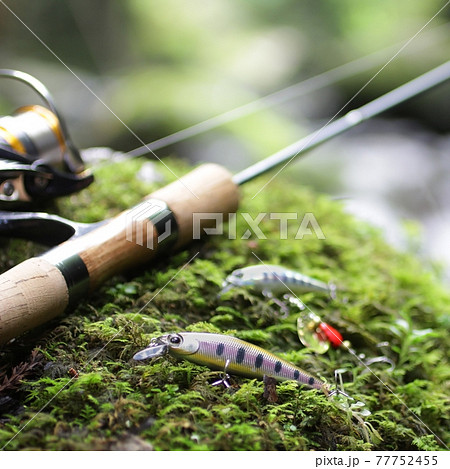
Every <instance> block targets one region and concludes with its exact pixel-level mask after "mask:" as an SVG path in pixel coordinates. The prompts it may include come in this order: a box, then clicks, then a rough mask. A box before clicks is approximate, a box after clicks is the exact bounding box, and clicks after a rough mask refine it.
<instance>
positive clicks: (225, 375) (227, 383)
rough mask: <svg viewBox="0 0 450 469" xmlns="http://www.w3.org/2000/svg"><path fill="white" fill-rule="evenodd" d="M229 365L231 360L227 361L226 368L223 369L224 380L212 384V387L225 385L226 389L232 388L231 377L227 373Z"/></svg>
mask: <svg viewBox="0 0 450 469" xmlns="http://www.w3.org/2000/svg"><path fill="white" fill-rule="evenodd" d="M229 364H230V359H229V358H227V361H226V362H225V366H224V367H223V374H222V378H221V379H219V380H217V381H214V383H212V384H211V386H220V385H221V384H223V385H224V386H225V387H226V388H229V387H230V386H231V384H230V375H229V374H228V373H227V368H228V365H229Z"/></svg>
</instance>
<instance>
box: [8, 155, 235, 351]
mask: <svg viewBox="0 0 450 469" xmlns="http://www.w3.org/2000/svg"><path fill="white" fill-rule="evenodd" d="M161 202H162V203H163V204H165V205H166V207H167V208H168V209H167V214H168V215H167V218H168V219H171V218H172V219H174V220H175V223H174V225H173V227H175V228H176V233H171V235H170V237H169V241H172V244H170V243H169V244H168V240H167V238H164V236H161V233H160V232H161V230H162V229H164V224H163V226H162V228H161V226H158V225H157V223H156V222H155V217H154V216H153V215H152V213H153V212H152V207H153V206H154V205H155V203H156V204H157V203H161ZM238 202H239V189H238V187H237V186H236V184H235V183H234V182H233V181H232V175H231V173H230V172H229V171H228V170H226V169H225V168H223V167H222V166H220V165H216V164H205V165H202V166H200V167H198V168H197V169H195V170H193V171H191V172H190V173H188V174H187V175H185V176H183V177H182V178H180V179H178V180H176V181H175V182H173V183H171V184H169V185H167V186H165V187H163V188H162V189H159V190H157V191H156V192H154V193H152V194H150V195H149V196H148V197H146V198H145V199H144V200H143V201H142V202H141V203H140V204H138V205H136V206H135V207H133V208H131V209H129V210H125V211H124V212H122V213H120V214H119V215H118V216H116V217H115V218H113V219H112V220H111V221H109V222H108V223H105V224H104V225H102V226H100V227H98V228H96V229H93V230H92V231H90V232H88V233H87V234H85V235H83V236H80V237H78V238H75V239H69V240H68V241H66V242H65V243H63V244H61V245H60V246H57V247H56V248H54V249H52V250H50V251H48V252H47V253H45V254H43V255H42V256H41V257H39V258H33V259H29V260H27V261H25V262H22V263H21V264H19V265H17V266H16V267H14V268H13V269H11V270H9V271H8V272H6V273H4V274H2V275H0V344H2V343H5V342H7V341H8V340H10V339H11V338H13V337H16V336H18V335H20V334H22V333H23V332H25V331H27V330H30V329H32V328H33V327H36V326H37V325H39V324H42V323H44V322H46V321H48V320H49V319H51V318H53V317H55V316H57V315H59V314H61V313H62V312H63V311H64V310H65V309H66V308H67V306H68V305H69V304H70V305H72V304H76V303H77V302H78V301H79V300H80V299H83V298H84V297H85V296H86V295H87V294H88V293H90V292H92V291H94V290H95V289H97V288H98V286H99V285H100V284H101V283H102V282H104V281H105V280H106V279H108V278H110V277H112V276H113V275H115V274H118V273H121V272H123V271H125V270H130V269H132V268H134V267H136V266H140V265H142V264H145V263H148V262H150V261H151V260H152V259H153V258H154V257H155V256H156V255H157V254H161V251H162V249H163V248H167V246H170V250H174V249H179V248H181V247H183V246H185V245H187V244H188V243H189V242H190V241H192V239H193V235H194V234H195V228H197V231H199V232H200V233H202V232H203V231H204V229H205V228H208V227H215V226H216V223H217V217H215V216H212V217H208V216H200V217H199V218H197V222H198V223H197V222H196V221H195V215H196V214H197V215H198V214H215V215H217V216H218V218H222V219H223V220H226V219H227V216H228V214H229V213H234V212H235V211H236V209H237V206H238ZM164 220H165V218H163V221H164ZM174 235H175V236H174Z"/></svg>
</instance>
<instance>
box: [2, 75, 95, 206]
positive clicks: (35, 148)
mask: <svg viewBox="0 0 450 469" xmlns="http://www.w3.org/2000/svg"><path fill="white" fill-rule="evenodd" d="M2 77H3V78H12V79H16V80H19V81H20V82H22V83H25V84H27V85H28V86H30V87H31V88H33V90H34V91H36V93H37V94H39V95H40V97H41V98H42V99H43V100H44V101H45V102H46V104H47V106H48V107H44V106H41V105H32V106H24V107H21V108H19V109H17V110H16V111H15V112H14V113H13V114H12V115H10V116H3V117H0V204H1V205H2V206H5V205H6V206H8V205H12V204H13V203H14V205H17V204H20V203H24V204H27V203H30V202H35V201H40V200H45V199H51V198H54V197H58V196H62V195H68V194H72V193H74V192H77V191H79V190H81V189H83V188H84V187H87V186H88V185H89V184H91V183H92V182H93V176H92V174H91V173H90V172H89V171H87V170H86V169H85V166H84V163H83V160H82V158H81V155H80V153H79V151H78V149H77V148H76V147H75V146H74V145H73V143H72V141H71V139H70V137H69V134H68V132H67V129H66V127H65V124H64V121H63V119H62V117H61V115H60V114H59V112H58V111H57V109H56V106H55V104H54V102H53V98H52V97H51V95H50V93H49V92H48V90H47V88H46V87H45V86H44V85H43V84H42V83H41V82H40V81H38V80H37V79H36V78H34V77H32V76H31V75H28V74H26V73H23V72H18V71H16V70H4V69H0V78H2Z"/></svg>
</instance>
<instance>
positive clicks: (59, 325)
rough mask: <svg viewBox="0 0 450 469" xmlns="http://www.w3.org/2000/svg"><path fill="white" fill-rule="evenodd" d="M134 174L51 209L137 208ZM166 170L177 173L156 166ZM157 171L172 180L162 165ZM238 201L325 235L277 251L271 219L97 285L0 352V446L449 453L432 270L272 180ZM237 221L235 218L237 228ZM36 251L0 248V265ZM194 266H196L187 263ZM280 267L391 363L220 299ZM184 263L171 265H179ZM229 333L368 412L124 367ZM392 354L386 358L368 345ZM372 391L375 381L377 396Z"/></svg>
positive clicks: (254, 386) (202, 375)
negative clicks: (318, 347)
mask: <svg viewBox="0 0 450 469" xmlns="http://www.w3.org/2000/svg"><path fill="white" fill-rule="evenodd" d="M140 164H141V162H139V161H131V162H126V163H121V164H119V165H113V166H106V167H104V168H102V169H100V170H99V171H98V173H97V181H96V183H95V185H93V186H92V187H91V188H89V189H87V190H85V191H83V192H81V193H80V194H78V195H76V196H73V197H70V198H67V199H64V200H60V201H58V204H57V207H50V209H51V210H57V211H58V213H60V214H61V215H63V216H67V217H69V218H72V219H75V220H79V221H97V220H98V219H103V218H105V217H107V216H111V215H113V214H114V213H117V212H119V211H120V210H122V209H124V208H126V207H129V206H131V205H132V204H133V203H136V202H137V201H138V200H139V199H140V198H141V197H142V196H143V195H145V194H147V193H148V192H150V191H151V190H152V189H154V188H155V187H156V184H155V185H151V184H150V185H149V184H145V183H143V182H139V181H138V180H136V178H135V173H136V171H138V169H139V166H140ZM168 164H169V165H170V167H171V168H176V172H177V173H178V174H182V173H183V172H185V171H187V169H188V168H187V167H185V165H184V164H182V163H180V162H179V161H175V160H168ZM158 169H159V171H161V173H162V174H163V175H164V177H165V178H167V181H165V182H168V180H170V179H172V178H173V176H172V175H171V174H170V172H169V171H167V170H166V169H165V168H164V166H162V165H158ZM261 184H262V182H261V181H259V182H258V181H256V182H254V183H253V184H250V185H249V186H247V187H245V188H244V189H243V198H242V204H241V208H240V210H241V211H242V212H248V213H250V214H251V215H252V216H253V217H255V216H256V214H257V213H259V212H298V214H299V220H301V218H302V216H303V214H304V213H305V212H311V213H313V214H314V216H315V218H316V219H317V221H318V222H319V224H320V227H321V229H322V231H323V233H324V235H325V237H326V239H317V237H316V236H314V235H305V236H304V237H303V239H301V240H300V239H293V238H294V236H295V233H296V232H297V229H298V226H299V222H298V223H297V224H296V223H292V224H291V227H292V228H291V231H290V232H289V236H288V239H285V240H280V239H279V234H278V229H279V221H278V220H270V219H269V218H268V217H266V218H265V219H264V221H263V222H262V223H261V224H260V225H259V226H260V228H261V229H262V230H263V232H264V233H265V234H266V236H267V239H256V238H255V237H254V236H251V237H250V238H249V239H240V238H241V237H242V234H243V233H244V232H245V230H246V229H247V228H248V227H247V226H244V224H243V223H238V228H237V239H231V240H230V239H227V236H225V235H224V236H213V237H210V238H209V239H208V240H206V241H204V242H202V243H196V244H194V245H192V246H190V247H189V249H187V250H185V251H182V252H179V253H177V254H175V255H172V256H170V257H169V256H165V257H163V258H161V259H160V260H159V261H158V262H157V263H156V264H155V265H152V266H147V267H144V268H137V269H136V270H135V271H134V272H128V273H126V274H124V275H123V276H120V277H115V278H113V279H111V280H109V281H108V282H107V283H106V284H104V285H103V286H102V287H101V288H100V289H99V290H98V291H96V292H95V294H94V295H92V296H91V297H90V298H89V299H87V300H86V301H84V302H83V303H81V304H80V305H79V306H78V307H77V308H76V310H75V311H73V312H72V313H70V314H66V315H65V316H64V317H60V318H58V319H57V320H55V321H53V322H52V323H50V324H47V325H45V326H43V327H41V328H39V330H35V331H33V332H32V333H30V334H28V335H26V336H24V337H22V338H19V339H18V340H16V341H15V342H13V343H11V344H9V345H7V346H5V347H3V348H2V349H1V351H0V405H1V407H0V412H1V417H0V446H1V447H3V446H4V445H5V444H6V443H7V445H6V446H5V449H7V450H18V449H45V450H101V449H151V448H153V449H155V450H350V449H351V450H418V449H420V450H437V449H443V448H445V446H444V444H445V445H448V444H449V434H448V429H449V413H448V410H449V401H448V390H449V389H448V383H449V380H448V378H449V366H448V361H447V359H448V348H447V345H448V339H447V337H448V325H449V304H450V302H449V300H450V295H449V293H448V291H446V290H445V289H444V288H443V287H442V286H441V285H440V282H439V280H438V273H437V272H436V271H435V269H434V270H433V268H432V267H431V266H424V265H423V263H422V262H421V261H420V260H419V259H417V258H416V256H414V255H413V254H405V253H400V252H397V251H395V250H394V249H393V248H392V247H390V246H388V245H387V244H386V243H385V242H384V240H383V238H382V235H381V234H380V233H379V232H378V231H377V230H376V229H374V228H372V227H370V226H368V225H367V224H365V223H363V222H361V221H359V220H355V219H354V218H352V217H351V216H349V215H347V214H345V213H344V211H343V210H342V208H341V206H340V205H339V203H338V202H336V201H330V200H329V199H328V198H327V197H326V196H323V195H318V194H315V193H313V192H312V191H310V190H309V189H307V188H304V187H298V186H296V185H295V184H294V183H293V182H292V181H291V182H290V181H289V177H288V176H287V177H283V176H279V177H278V178H277V179H276V180H275V181H274V182H272V183H271V184H270V185H269V186H268V187H267V189H266V190H264V191H262V192H261V193H260V194H259V196H258V197H256V198H255V199H252V195H253V194H254V193H255V192H256V191H257V190H258V189H259V188H260V186H261ZM238 220H239V217H238ZM39 250H42V248H41V247H39V246H35V245H33V244H31V243H28V242H23V241H10V242H2V254H1V259H0V261H1V268H2V269H3V270H6V269H8V268H9V267H11V265H13V264H14V263H16V262H19V261H21V260H23V259H24V258H26V257H29V256H31V255H33V254H35V253H37V252H39ZM198 252H199V254H198V255H197V256H196V257H195V259H194V260H192V261H190V260H191V259H192V257H193V256H194V255H195V254H196V253H198ZM255 255H256V256H257V257H258V258H259V259H261V260H262V261H264V262H265V263H272V264H282V265H285V266H287V267H290V268H293V269H296V270H299V271H301V272H303V273H305V274H307V275H310V276H313V277H316V278H319V279H321V280H324V281H333V282H335V283H336V284H337V285H338V287H339V292H338V295H337V298H336V299H334V300H331V299H329V298H327V297H324V296H323V295H320V294H313V293H308V294H306V295H304V296H303V297H302V299H303V300H304V302H305V303H306V304H307V305H308V307H309V308H311V309H312V310H313V311H315V312H316V313H317V314H319V315H321V316H322V317H323V318H324V319H325V320H326V321H327V322H329V323H330V324H332V325H333V326H335V327H337V328H338V329H339V330H340V331H341V332H342V333H343V335H344V336H345V338H346V339H348V340H350V342H351V344H352V347H353V349H354V350H355V351H356V352H357V354H364V355H365V357H366V358H371V357H375V356H380V355H383V354H384V355H386V356H387V357H389V358H390V359H392V360H393V361H394V362H395V364H396V366H395V369H394V371H392V372H389V371H388V367H387V366H386V364H378V365H377V364H374V365H373V366H372V369H373V371H374V374H372V373H370V372H367V369H366V368H365V367H364V366H363V365H362V364H361V362H360V360H359V359H358V358H357V357H355V356H353V355H351V354H350V353H349V352H348V351H346V350H345V349H338V350H330V351H329V352H327V353H326V354H324V355H316V354H314V353H311V352H310V351H309V350H307V349H305V348H303V347H302V345H301V344H300V342H299V340H298V337H297V332H296V312H295V311H292V313H291V314H290V315H288V317H282V316H281V315H280V314H279V311H278V310H277V308H276V306H275V305H272V304H269V303H268V302H267V300H264V299H263V298H262V297H260V296H259V295H257V294H254V293H252V292H250V291H246V290H242V289H235V290H233V291H232V292H230V293H229V294H227V295H226V296H224V297H222V298H219V297H218V292H219V291H220V289H221V284H222V281H223V279H224V278H225V276H226V275H227V274H228V273H230V272H231V271H232V270H233V269H235V268H237V267H240V266H245V265H249V264H255V263H258V262H259V261H258V259H257V257H256V256H255ZM186 263H188V265H186V266H185V267H184V268H183V269H181V270H180V268H181V267H182V266H183V265H185V264H186ZM182 330H191V331H216V332H223V333H231V334H233V335H235V336H237V337H240V338H243V339H245V340H248V341H250V342H253V343H255V344H257V345H259V346H262V347H264V348H266V349H268V350H270V351H272V352H274V353H278V354H280V355H281V356H283V357H284V358H286V359H288V360H290V361H292V362H294V363H296V364H297V365H299V366H301V367H302V368H304V369H306V370H308V371H310V372H312V373H314V374H316V375H319V376H321V377H323V378H324V379H326V380H327V381H329V382H332V381H333V379H334V370H336V369H346V370H347V372H346V373H344V375H343V377H344V380H345V387H346V390H347V392H349V393H350V394H351V395H352V396H354V397H355V398H357V399H358V400H361V401H363V402H364V403H365V404H366V406H367V408H368V409H370V412H371V415H369V416H367V417H363V418H361V417H358V415H354V414H353V415H352V414H351V413H347V412H344V411H343V410H341V409H339V408H338V407H337V406H336V405H334V403H333V402H329V401H328V400H327V399H326V397H325V396H324V395H322V394H321V393H320V392H318V391H311V390H306V389H301V388H299V387H298V386H297V385H296V384H295V383H293V382H285V383H281V384H278V385H277V392H278V401H277V402H275V403H274V402H269V401H268V400H266V399H265V398H264V397H263V391H264V387H263V383H262V382H261V381H258V380H249V379H245V378H237V377H233V381H232V383H233V386H232V387H231V388H230V389H228V390H226V389H224V388H222V387H212V386H211V385H210V383H211V382H212V381H213V380H215V379H217V378H218V376H219V375H220V373H217V372H214V371H211V370H209V369H207V368H205V367H201V366H197V365H193V364H191V363H189V362H185V361H175V360H174V359H172V358H160V359H156V360H154V361H152V362H149V363H146V362H135V361H133V360H132V356H133V354H134V353H135V352H136V351H138V350H139V349H141V348H142V347H144V346H146V345H147V344H148V342H149V340H150V338H151V337H154V336H157V335H159V334H161V333H165V332H168V331H182ZM381 342H388V345H387V346H386V347H384V348H380V347H379V345H378V344H380V343H381ZM383 383H384V384H383Z"/></svg>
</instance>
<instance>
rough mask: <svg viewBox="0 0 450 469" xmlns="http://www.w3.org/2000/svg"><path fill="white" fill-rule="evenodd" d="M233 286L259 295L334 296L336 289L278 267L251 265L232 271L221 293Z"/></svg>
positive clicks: (330, 285)
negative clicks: (313, 292)
mask: <svg viewBox="0 0 450 469" xmlns="http://www.w3.org/2000/svg"><path fill="white" fill-rule="evenodd" d="M233 286H236V287H249V288H252V289H253V290H257V291H259V292H261V293H272V294H273V295H277V294H279V293H289V292H292V293H295V294H299V293H305V292H309V291H316V292H323V293H328V294H329V295H330V296H331V297H334V296H335V291H336V287H335V285H333V284H328V283H325V282H321V281H320V280H316V279H314V278H312V277H308V276H307V275H303V274H301V273H300V272H296V271H294V270H289V269H286V268H284V267H281V266H278V265H268V264H264V265H252V266H249V267H244V268H242V269H237V270H235V271H233V272H232V273H231V274H230V275H228V277H227V278H226V280H225V282H224V285H223V289H222V291H221V294H222V293H225V292H227V291H228V290H230V289H231V288H233Z"/></svg>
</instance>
